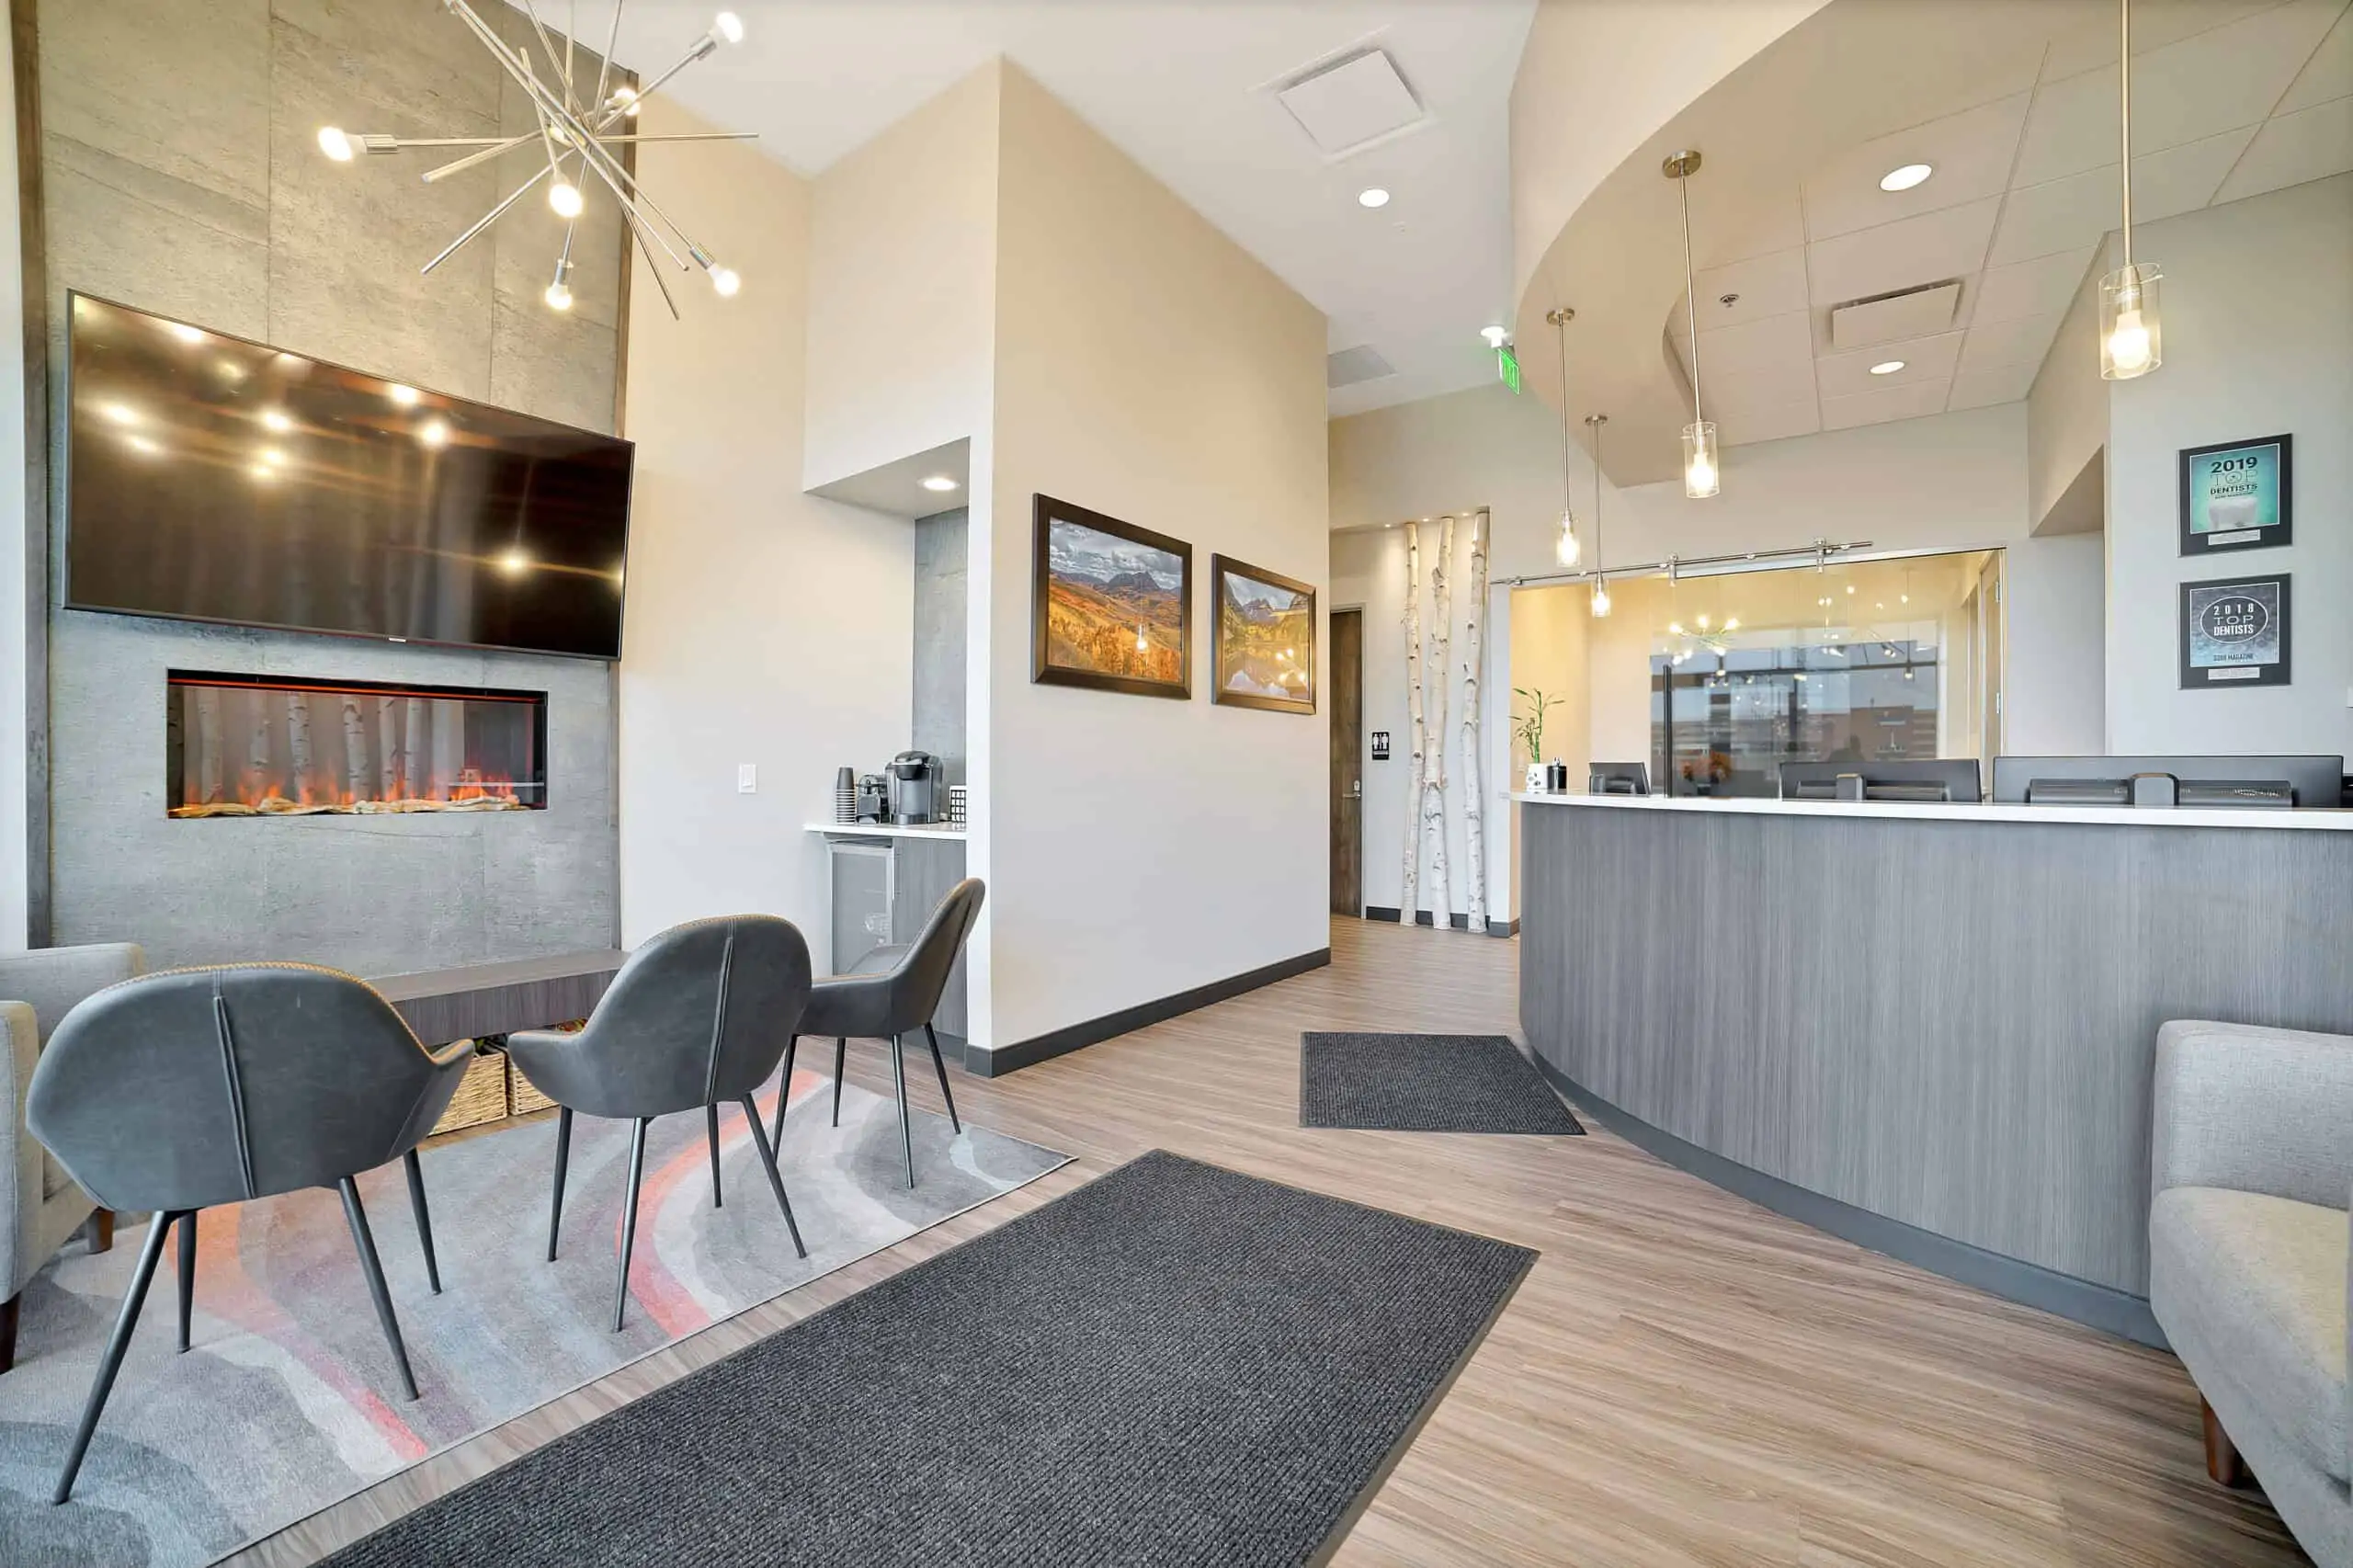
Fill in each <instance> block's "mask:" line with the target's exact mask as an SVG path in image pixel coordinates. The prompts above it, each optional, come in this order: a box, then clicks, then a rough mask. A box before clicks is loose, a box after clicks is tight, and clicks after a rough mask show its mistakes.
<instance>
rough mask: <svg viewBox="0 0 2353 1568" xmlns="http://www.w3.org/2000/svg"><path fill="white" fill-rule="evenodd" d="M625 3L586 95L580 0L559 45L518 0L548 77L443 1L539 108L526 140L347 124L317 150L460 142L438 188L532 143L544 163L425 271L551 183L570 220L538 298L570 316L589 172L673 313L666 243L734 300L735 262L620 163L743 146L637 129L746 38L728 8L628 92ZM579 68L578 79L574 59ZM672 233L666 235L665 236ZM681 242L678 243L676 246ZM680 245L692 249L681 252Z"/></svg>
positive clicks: (330, 152)
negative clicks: (635, 147) (620, 64)
mask: <svg viewBox="0 0 2353 1568" xmlns="http://www.w3.org/2000/svg"><path fill="white" fill-rule="evenodd" d="M621 3H622V0H613V18H612V25H611V26H610V28H608V30H607V32H606V35H605V51H604V54H603V55H602V56H601V57H600V58H599V59H598V61H597V82H596V88H595V90H594V91H593V92H583V91H582V90H581V89H582V88H584V87H585V86H586V85H587V83H586V80H585V78H586V74H587V73H586V62H585V61H583V62H575V60H574V50H573V43H572V40H573V37H574V32H575V31H576V28H575V27H574V23H576V21H577V19H578V14H579V5H578V0H570V15H569V16H568V17H567V18H566V23H565V28H564V32H563V47H562V48H561V49H559V48H558V47H557V43H556V40H555V39H554V37H552V36H551V34H550V33H549V32H548V29H547V25H546V24H545V23H544V22H542V21H540V13H539V7H538V6H537V5H536V4H535V0H522V8H523V13H524V15H526V16H527V17H529V18H530V22H531V30H532V32H533V33H535V34H536V35H537V36H538V38H539V40H540V49H541V50H542V51H545V52H546V55H547V76H546V78H544V79H542V77H541V76H540V70H539V67H538V66H537V65H536V64H535V63H534V62H533V61H532V58H531V55H530V51H529V46H528V45H526V46H525V47H524V48H522V49H517V48H514V47H512V46H510V45H509V44H508V43H507V42H506V40H505V39H503V38H500V37H499V36H498V34H497V33H496V32H494V31H493V30H492V29H491V27H490V25H489V24H488V23H487V22H484V21H483V19H482V17H479V16H477V15H475V13H474V8H473V6H471V5H469V4H468V3H467V0H441V6H442V8H443V9H444V10H446V11H448V12H449V14H450V15H451V16H453V17H457V18H458V20H460V22H463V23H464V24H465V25H466V27H467V28H468V30H470V31H471V32H472V34H473V35H474V38H475V40H477V41H478V42H480V43H481V44H482V46H483V48H484V49H486V50H488V51H490V54H491V58H492V59H494V60H495V61H497V62H498V63H499V66H500V67H501V68H502V69H503V70H505V71H506V74H508V75H509V76H511V77H513V78H514V79H515V82H516V85H517V86H519V87H521V88H522V89H523V92H524V95H525V96H526V97H529V99H530V102H531V108H532V111H533V112H534V113H535V114H536V115H537V116H538V119H539V124H538V126H537V127H536V128H534V129H533V130H530V131H525V132H524V133H523V134H522V135H520V136H386V135H381V134H377V133H374V132H357V131H343V130H340V129H338V128H337V127H335V126H332V125H328V126H322V127H320V129H319V151H321V152H322V153H325V154H326V155H327V156H328V157H330V158H332V159H334V160H335V162H336V163H338V164H347V163H349V162H351V161H352V159H353V157H354V156H356V155H357V154H358V153H371V154H374V153H401V152H405V151H407V150H408V149H410V148H412V147H418V148H423V147H437V148H452V147H465V148H472V151H471V152H469V153H465V154H464V155H463V156H461V157H460V158H458V159H456V160H455V161H453V162H450V163H447V164H443V165H440V166H439V167H438V168H432V169H427V170H426V171H425V176H424V177H425V183H426V184H427V185H431V184H433V183H435V182H436V181H438V180H444V179H447V178H449V176H451V175H455V174H462V173H464V172H465V171H466V170H468V169H471V168H472V167H473V166H474V165H477V164H485V163H490V162H493V161H494V160H495V159H498V158H500V157H503V156H505V155H506V153H513V152H518V151H523V150H526V149H528V150H530V151H533V152H536V153H540V155H541V160H542V166H541V167H540V168H539V169H537V170H535V171H533V173H532V175H531V177H530V178H529V179H527V180H525V181H524V182H523V183H522V184H521V185H518V186H517V187H515V188H514V189H513V190H512V191H510V192H508V193H507V195H506V199H504V200H502V201H500V202H499V203H498V205H497V206H495V207H494V208H492V209H491V210H489V211H488V212H485V213H484V214H483V216H482V218H481V219H480V220H479V221H477V222H475V223H474V224H473V226H472V227H471V228H469V229H467V230H466V232H465V233H461V234H460V235H459V236H458V237H457V238H456V239H454V240H452V241H450V242H449V248H448V249H446V250H444V251H442V253H441V254H440V255H439V256H435V257H434V258H433V259H432V260H431V261H428V262H426V264H425V266H424V267H423V269H422V270H424V271H425V272H427V273H430V272H431V271H432V270H433V269H434V268H435V267H438V266H440V265H441V264H442V263H443V262H445V261H447V260H449V258H450V257H451V256H455V255H457V254H458V252H459V251H460V250H461V249H463V248H464V246H465V244H466V243H467V242H468V241H469V240H472V238H473V237H474V236H475V235H477V234H479V233H482V232H483V230H485V229H487V228H489V227H490V226H491V225H492V224H493V223H495V222H498V221H499V219H501V218H503V217H505V216H506V214H507V212H508V211H509V210H512V209H513V208H514V206H515V204H516V203H517V202H518V201H521V200H522V199H524V198H525V197H526V196H529V194H530V193H531V192H532V191H533V190H535V189H537V188H539V187H540V185H542V184H545V185H546V187H547V201H548V205H549V206H550V207H551V208H553V209H554V210H555V214H556V216H557V217H559V218H562V219H563V221H564V225H563V249H562V250H561V251H559V252H558V253H557V256H556V260H555V278H554V280H553V281H552V282H551V283H549V285H548V286H547V290H546V292H545V293H544V294H543V295H542V296H541V298H543V299H544V300H545V301H547V303H548V308H549V309H550V310H556V311H568V310H570V309H571V308H572V267H573V261H572V236H573V231H574V229H575V228H576V227H577V226H578V222H579V218H580V214H581V213H582V212H583V211H584V210H586V207H587V198H586V197H585V195H583V194H582V189H581V187H583V186H584V185H585V184H587V183H588V181H589V179H590V178H591V177H593V178H594V179H596V180H597V182H598V183H600V184H602V185H603V186H604V187H605V188H606V189H608V190H609V191H611V192H612V194H613V199H614V201H615V202H616V203H618V204H619V206H620V213H621V219H622V221H623V222H626V223H627V224H628V225H629V231H630V233H631V235H632V236H633V237H634V238H635V239H636V241H637V248H638V249H639V250H640V251H641V252H642V253H643V255H644V256H645V262H646V269H647V271H648V272H649V273H650V274H651V275H652V276H653V278H654V282H655V283H656V284H658V285H659V286H660V287H661V290H662V301H663V303H665V304H666V305H668V306H669V307H670V314H671V315H672V316H674V317H675V316H676V315H677V313H678V301H677V300H676V297H675V296H674V295H672V293H671V292H670V282H669V279H668V278H665V277H664V276H663V267H662V264H661V262H660V261H658V260H657V259H656V258H655V256H654V252H655V251H656V250H659V251H660V252H661V253H662V255H663V256H667V257H668V258H669V259H670V261H671V262H672V263H673V264H675V265H676V267H677V268H678V269H679V270H680V271H682V272H685V271H690V270H691V269H692V268H693V267H701V268H702V269H703V271H704V272H705V273H707V274H709V275H710V286H711V288H712V289H713V290H716V291H717V292H718V293H719V295H720V296H721V297H722V299H724V298H729V297H732V296H733V294H734V293H735V291H736V290H739V289H741V288H742V287H743V286H744V280H743V278H740V277H738V276H737V274H736V272H735V269H734V268H733V267H722V266H721V265H720V263H719V260H718V258H717V257H715V256H712V255H711V254H710V251H708V250H706V249H705V248H703V246H701V245H700V244H697V243H696V242H695V240H694V238H693V237H692V236H691V235H689V234H688V233H687V232H686V230H684V229H682V228H680V227H679V226H678V224H677V222H676V220H675V219H673V218H672V217H671V216H670V215H669V214H668V213H666V212H665V211H663V210H662V209H661V208H660V207H659V206H657V205H655V203H654V199H653V198H652V197H650V196H648V195H646V194H645V191H644V189H643V188H642V187H640V186H639V184H638V183H637V179H636V176H633V175H631V173H630V171H629V169H628V168H627V166H626V165H624V163H623V161H622V158H621V156H620V153H621V150H622V149H625V148H627V147H628V146H630V145H631V144H633V143H635V144H642V143H647V142H748V141H751V140H753V139H754V138H753V133H752V132H749V131H699V132H691V133H681V134H676V135H667V136H642V135H640V134H638V133H637V127H636V121H637V113H638V110H639V109H640V108H642V107H643V104H644V101H645V99H646V97H649V96H650V95H651V94H653V93H654V91H655V90H656V89H657V88H659V87H661V86H662V85H663V84H665V83H666V82H668V81H669V80H670V78H671V77H673V76H676V74H678V73H679V72H681V71H684V70H685V69H686V68H687V67H688V66H689V65H692V64H693V63H695V62H697V61H699V60H707V59H709V58H710V56H711V55H712V54H713V53H715V52H717V51H718V49H719V46H720V45H722V44H723V43H724V44H734V43H741V42H743V41H744V23H743V21H742V19H741V18H739V17H737V16H736V15H735V14H734V13H733V11H722V12H721V13H719V15H718V17H716V18H715V19H714V20H713V21H712V22H711V25H710V31H709V32H706V33H704V34H703V35H702V36H701V37H700V38H699V39H697V40H695V41H694V42H693V43H692V44H691V45H689V46H688V49H687V52H686V53H685V55H683V56H682V57H681V58H680V59H679V61H678V62H677V63H676V64H675V65H673V66H671V67H670V68H669V69H668V70H667V71H665V72H663V73H662V74H660V75H658V76H655V77H654V79H653V80H652V81H650V82H648V83H646V84H645V85H644V86H642V87H638V88H632V87H628V86H623V85H617V84H615V83H614V81H613V44H614V41H615V40H617V39H618V38H619V37H620V28H621ZM575 63H577V64H578V65H579V66H580V70H579V71H578V72H577V73H576V74H575V72H574V65H575ZM665 230H667V231H668V233H666V234H665V233H664V231H665ZM673 239H675V240H676V242H677V244H675V245H674V244H671V241H672V240H673ZM681 248H683V249H684V250H685V252H686V255H685V256H680V255H679V254H678V252H679V250H680V249H681Z"/></svg>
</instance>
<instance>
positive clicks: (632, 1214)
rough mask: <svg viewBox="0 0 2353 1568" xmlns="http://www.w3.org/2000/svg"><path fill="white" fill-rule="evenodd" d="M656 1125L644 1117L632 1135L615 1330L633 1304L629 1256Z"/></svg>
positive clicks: (615, 1289)
mask: <svg viewBox="0 0 2353 1568" xmlns="http://www.w3.org/2000/svg"><path fill="white" fill-rule="evenodd" d="M653 1125H654V1119H653V1118H652V1117H650V1116H641V1117H639V1118H638V1119H637V1125H636V1126H635V1127H633V1128H631V1130H630V1135H629V1203H628V1206H627V1207H626V1208H624V1209H623V1210H621V1267H620V1275H619V1276H618V1277H617V1278H616V1279H615V1280H614V1282H613V1332H614V1333H615V1334H619V1333H620V1331H621V1313H622V1312H623V1311H625V1310H626V1309H627V1308H628V1306H629V1255H630V1253H631V1250H633V1249H634V1248H635V1247H636V1245H637V1189H638V1187H640V1186H642V1184H643V1183H644V1180H645V1130H646V1129H647V1128H649V1127H651V1126H653Z"/></svg>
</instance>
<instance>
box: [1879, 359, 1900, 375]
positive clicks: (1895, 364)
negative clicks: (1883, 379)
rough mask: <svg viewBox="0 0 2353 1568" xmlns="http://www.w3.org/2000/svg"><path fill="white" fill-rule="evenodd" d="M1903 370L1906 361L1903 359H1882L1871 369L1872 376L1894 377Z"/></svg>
mask: <svg viewBox="0 0 2353 1568" xmlns="http://www.w3.org/2000/svg"><path fill="white" fill-rule="evenodd" d="M1900 369H1904V361H1903V360H1901V359H1882V360H1881V361H1880V362H1879V363H1878V364H1876V365H1873V366H1872V367H1871V374H1872V375H1874V376H1892V375H1893V374H1895V372H1896V371H1898V370H1900Z"/></svg>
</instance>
